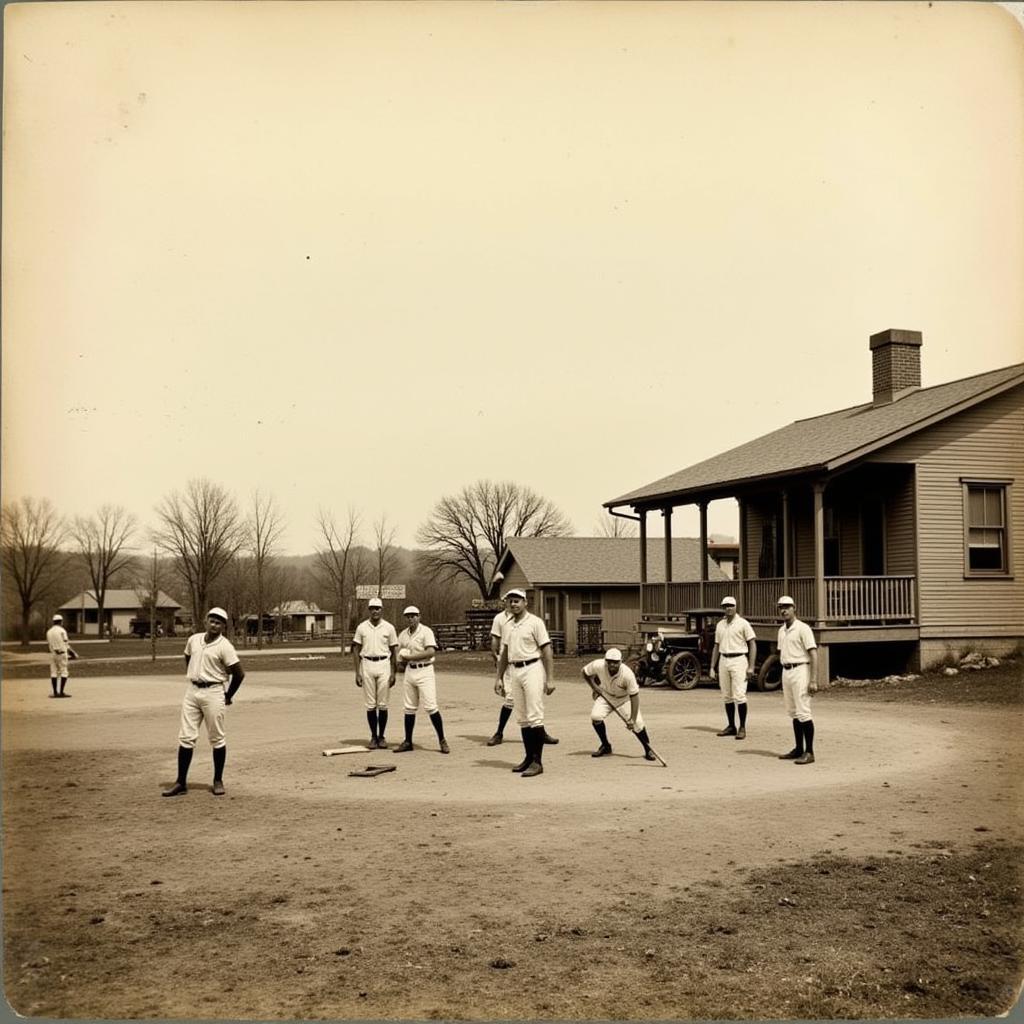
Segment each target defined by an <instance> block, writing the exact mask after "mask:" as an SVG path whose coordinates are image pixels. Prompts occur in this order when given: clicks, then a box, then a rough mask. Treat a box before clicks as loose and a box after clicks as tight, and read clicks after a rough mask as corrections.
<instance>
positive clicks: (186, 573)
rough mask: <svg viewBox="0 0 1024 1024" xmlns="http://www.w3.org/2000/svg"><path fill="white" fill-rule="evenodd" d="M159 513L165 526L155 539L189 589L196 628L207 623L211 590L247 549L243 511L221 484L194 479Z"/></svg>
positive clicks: (162, 526)
mask: <svg viewBox="0 0 1024 1024" xmlns="http://www.w3.org/2000/svg"><path fill="white" fill-rule="evenodd" d="M156 514H157V517H158V519H159V521H160V525H159V527H158V528H157V529H156V530H155V531H154V534H153V536H154V539H155V540H156V542H157V544H158V545H159V546H160V548H161V549H162V550H163V551H165V552H166V553H167V554H168V555H170V556H171V557H172V558H173V559H174V567H175V569H176V571H177V573H178V575H179V576H180V577H181V581H182V583H183V584H184V585H185V587H186V588H187V589H188V592H189V600H190V601H191V604H192V621H193V623H199V622H202V621H203V616H204V615H205V614H206V608H207V598H208V597H209V593H210V589H211V587H212V586H213V584H214V583H215V581H216V580H217V577H218V576H220V574H221V573H222V572H223V571H224V569H225V568H226V567H227V566H228V564H229V563H230V562H231V559H232V558H234V557H235V554H236V553H237V551H238V549H239V548H240V547H241V545H242V540H243V538H244V532H243V531H244V524H243V523H242V522H241V520H240V518H239V514H238V506H237V505H236V504H235V499H234V498H232V497H231V495H230V494H229V493H228V492H227V491H226V490H225V489H224V488H223V487H221V486H220V484H215V483H213V482H211V481H210V480H205V479H201V480H190V481H189V482H188V484H187V486H186V487H185V491H184V493H183V494H182V493H179V492H178V491H174V492H172V493H171V494H170V495H168V496H167V497H166V498H164V500H163V501H162V502H161V503H160V504H159V505H158V506H157V508H156Z"/></svg>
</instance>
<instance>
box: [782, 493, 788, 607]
mask: <svg viewBox="0 0 1024 1024" xmlns="http://www.w3.org/2000/svg"><path fill="white" fill-rule="evenodd" d="M789 559H790V551H789V491H787V490H786V489H785V488H783V491H782V592H783V593H784V594H788V593H789V565H790V562H789Z"/></svg>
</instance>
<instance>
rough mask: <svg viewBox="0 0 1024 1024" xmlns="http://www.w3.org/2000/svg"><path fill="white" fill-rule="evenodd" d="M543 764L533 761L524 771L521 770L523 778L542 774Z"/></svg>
mask: <svg viewBox="0 0 1024 1024" xmlns="http://www.w3.org/2000/svg"><path fill="white" fill-rule="evenodd" d="M543 774H544V766H543V765H542V764H541V763H540V762H539V761H534V762H533V764H531V765H530V767H529V768H527V769H526V771H524V772H523V776H522V777H523V778H524V779H532V778H533V777H534V775H543Z"/></svg>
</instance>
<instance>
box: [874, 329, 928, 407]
mask: <svg viewBox="0 0 1024 1024" xmlns="http://www.w3.org/2000/svg"><path fill="white" fill-rule="evenodd" d="M920 387H921V332H920V331H898V330H895V329H894V328H890V329H889V330H887V331H879V333H878V334H872V335H871V392H872V396H871V399H872V405H876V406H878V405H890V404H891V403H892V402H898V401H899V400H900V399H901V398H905V397H906V396H907V395H910V394H913V392H915V391H917V390H918V389H919V388H920Z"/></svg>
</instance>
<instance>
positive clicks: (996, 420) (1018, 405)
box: [872, 387, 1024, 636]
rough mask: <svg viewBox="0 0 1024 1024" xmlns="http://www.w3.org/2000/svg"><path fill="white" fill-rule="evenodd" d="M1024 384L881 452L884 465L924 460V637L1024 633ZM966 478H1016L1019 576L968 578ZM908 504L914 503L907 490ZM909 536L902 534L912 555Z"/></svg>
mask: <svg viewBox="0 0 1024 1024" xmlns="http://www.w3.org/2000/svg"><path fill="white" fill-rule="evenodd" d="M1022 397H1024V388H1020V387H1018V388H1015V389H1013V390H1012V391H1009V392H1007V393H1006V394H1003V395H999V396H997V397H996V398H994V399H992V400H991V401H989V402H985V403H984V404H982V405H980V406H977V407H975V408H973V409H968V410H967V411H965V412H962V413H960V414H959V415H957V416H953V417H951V418H950V419H948V420H945V421H944V422H942V423H938V424H936V425H935V426H933V427H930V428H929V429H927V430H924V431H922V432H921V433H920V434H918V435H915V436H914V437H911V438H907V439H906V440H904V441H899V442H896V443H895V444H893V445H891V446H890V447H888V448H886V449H884V450H883V451H882V452H879V453H877V454H876V455H875V456H874V457H873V459H872V461H876V462H913V463H916V464H917V473H916V477H917V487H916V492H917V493H916V498H917V523H918V536H919V542H918V543H919V550H918V566H917V572H918V576H919V582H918V587H919V594H920V608H919V615H920V622H921V634H922V636H925V635H933V636H939V635H947V636H952V635H955V634H956V633H957V632H958V630H960V629H964V628H967V629H973V630H981V631H986V630H987V631H991V632H990V635H1008V633H1013V632H1014V631H1016V634H1017V635H1022V634H1024V553H1022V545H1024V447H1022V445H1021V439H1022V437H1024V403H1022ZM961 477H974V478H980V479H989V478H990V479H993V480H1002V479H1008V478H1013V481H1014V483H1013V485H1012V487H1011V489H1010V498H1011V507H1010V508H1009V509H1008V515H1007V519H1008V521H1009V524H1010V551H1009V557H1010V568H1011V576H1012V577H1014V578H1013V579H1005V578H1004V579H985V578H980V579H979V578H973V579H965V578H964V512H963V489H962V485H961V482H960V478H961ZM900 500H901V502H902V504H903V507H907V505H908V504H909V501H908V498H907V496H906V495H905V494H903V495H901V499H900ZM906 544H907V539H906V538H905V537H901V538H899V539H898V552H899V556H900V557H901V558H905V557H906Z"/></svg>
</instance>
